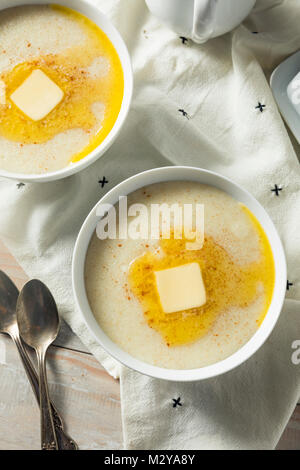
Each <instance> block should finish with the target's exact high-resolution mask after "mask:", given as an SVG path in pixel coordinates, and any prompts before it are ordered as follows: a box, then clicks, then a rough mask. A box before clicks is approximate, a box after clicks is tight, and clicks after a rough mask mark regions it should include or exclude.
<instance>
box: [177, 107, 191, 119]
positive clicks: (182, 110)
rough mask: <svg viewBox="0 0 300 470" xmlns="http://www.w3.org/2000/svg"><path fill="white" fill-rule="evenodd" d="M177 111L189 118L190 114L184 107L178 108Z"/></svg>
mask: <svg viewBox="0 0 300 470" xmlns="http://www.w3.org/2000/svg"><path fill="white" fill-rule="evenodd" d="M178 112H179V113H181V114H182V116H183V117H185V118H187V119H190V116H189V115H188V113H187V112H186V111H185V110H184V109H178Z"/></svg>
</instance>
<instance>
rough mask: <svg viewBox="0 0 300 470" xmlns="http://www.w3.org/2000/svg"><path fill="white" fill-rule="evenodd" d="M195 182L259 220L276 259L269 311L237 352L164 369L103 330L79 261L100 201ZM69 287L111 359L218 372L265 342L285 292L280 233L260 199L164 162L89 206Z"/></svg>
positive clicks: (169, 372)
mask: <svg viewBox="0 0 300 470" xmlns="http://www.w3.org/2000/svg"><path fill="white" fill-rule="evenodd" d="M180 180H181V181H197V182H199V183H203V184H208V185H211V186H215V187H216V188H218V189H221V190H222V191H225V192H226V193H228V194H229V195H231V196H232V197H233V198H235V199H236V200H238V201H240V202H242V203H243V204H245V205H246V206H247V207H248V208H249V209H250V211H251V212H252V213H253V214H254V215H255V217H256V218H257V219H258V221H259V222H260V224H261V225H262V227H263V229H264V231H265V233H266V235H267V237H268V240H269V242H270V245H271V248H272V252H273V257H274V262H275V286H274V293H273V298H272V302H271V305H270V307H269V310H268V313H267V315H266V317H265V319H264V321H263V323H262V325H261V326H260V328H259V329H258V330H257V332H256V333H255V334H254V335H253V336H252V338H251V339H250V340H249V341H248V342H247V343H246V344H245V345H244V346H242V347H241V348H240V349H239V350H238V351H237V352H235V353H234V354H232V355H231V356H229V357H227V358H226V359H224V360H222V361H220V362H217V363H215V364H212V365H209V366H207V367H201V368H198V369H189V370H177V369H164V368H161V367H156V366H153V365H151V364H147V363H145V362H143V361H140V360H139V359H136V358H135V357H132V356H131V355H130V354H128V353H126V352H125V351H123V350H122V349H121V348H120V347H119V346H117V345H116V344H115V343H114V342H113V341H111V339H110V338H108V336H106V334H105V333H104V332H103V330H102V329H101V327H100V325H99V324H98V323H97V321H96V320H95V318H94V315H93V312H92V311H91V308H90V306H89V302H88V299H87V295H86V290H85V284H84V265H85V257H86V253H87V249H88V246H89V242H90V239H91V237H92V235H93V233H94V231H95V229H96V225H97V223H98V221H99V217H98V216H97V215H96V211H97V207H98V206H99V205H100V204H106V203H108V204H116V203H117V202H118V200H119V196H126V195H128V194H129V193H131V192H133V191H135V190H136V189H139V188H142V187H143V186H147V185H149V184H153V183H160V182H163V181H180ZM72 278H73V290H74V296H75V301H76V304H77V307H78V309H79V311H80V313H81V315H82V318H83V320H84V321H85V323H86V325H87V326H88V328H89V330H90V332H91V333H92V335H93V336H94V338H95V340H96V341H97V342H98V343H99V344H100V345H101V346H102V347H103V348H104V349H105V350H106V351H107V352H108V353H109V354H110V355H111V356H113V357H114V358H115V359H117V360H118V361H120V362H121V363H123V364H124V365H126V366H127V367H130V368H132V369H134V370H136V371H138V372H141V373H143V374H146V375H150V376H152V377H156V378H159V379H166V380H174V381H182V382H186V381H194V380H201V379H207V378H209V377H213V376H216V375H219V374H223V373H224V372H227V371H229V370H231V369H233V368H234V367H237V366H238V365H240V364H241V363H242V362H244V361H246V360H247V359H248V358H249V357H250V356H252V354H254V353H255V352H256V351H257V350H258V349H259V348H260V347H261V346H262V344H263V343H264V342H265V341H266V339H267V338H268V336H269V335H270V333H271V331H272V330H273V328H274V326H275V324H276V322H277V319H278V317H279V314H280V311H281V307H282V303H283V300H284V297H285V291H286V280H287V276H286V261H285V255H284V251H283V248H282V244H281V241H280V238H279V236H278V234H277V231H276V229H275V227H274V225H273V222H272V221H271V219H270V217H269V216H268V214H267V213H266V211H265V210H264V208H263V207H262V206H261V205H260V204H259V202H258V201H257V200H256V199H255V198H254V197H253V196H251V194H250V193H248V192H247V191H245V189H243V188H242V187H241V186H238V185H237V184H235V183H233V182H232V181H231V180H229V179H228V178H225V177H223V176H221V175H219V174H217V173H213V172H211V171H207V170H202V169H200V168H193V167H180V166H176V167H164V168H156V169H154V170H148V171H145V172H143V173H139V174H138V175H135V176H132V177H131V178H129V179H127V180H125V181H123V182H122V183H120V184H119V185H117V186H116V187H115V188H113V189H112V190H111V191H109V192H108V193H107V194H106V195H105V196H104V197H103V198H102V199H101V200H100V201H99V202H98V203H97V204H96V206H95V207H94V208H93V209H92V210H91V212H90V214H89V215H88V217H87V218H86V220H85V222H84V224H83V226H82V228H81V230H80V232H79V235H78V238H77V241H76V244H75V248H74V254H73V265H72Z"/></svg>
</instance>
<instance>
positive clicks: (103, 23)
mask: <svg viewBox="0 0 300 470" xmlns="http://www.w3.org/2000/svg"><path fill="white" fill-rule="evenodd" d="M51 3H53V4H56V5H62V6H65V7H68V8H72V9H73V10H76V11H78V12H79V13H82V14H83V15H85V16H87V17H88V18H90V19H91V20H92V21H94V23H96V24H97V25H98V26H99V27H100V29H102V31H104V33H105V34H106V35H107V36H108V38H109V39H110V41H111V42H112V44H113V45H114V47H115V49H116V51H117V53H118V55H119V58H120V61H121V64H122V68H123V74H124V94H123V100H122V105H121V109H120V112H119V115H118V117H117V120H116V122H115V124H114V126H113V128H112V129H111V131H110V132H109V134H108V135H107V137H106V138H105V139H104V140H103V142H102V143H101V144H100V145H98V147H97V148H95V150H93V151H92V152H91V153H90V154H89V155H87V156H86V157H84V158H83V159H82V160H80V161H79V162H77V163H74V164H72V165H69V166H67V167H64V168H62V169H60V170H57V171H53V172H49V173H44V174H27V173H13V172H10V171H5V170H1V169H0V176H4V177H6V178H11V179H16V180H18V181H28V182H43V181H53V180H58V179H61V178H65V177H66V176H70V175H73V174H74V173H77V172H78V171H80V170H82V169H83V168H86V167H87V166H89V165H90V164H91V163H93V162H95V161H96V160H97V159H98V158H99V157H100V156H101V155H103V154H104V152H106V150H107V149H108V148H109V147H110V146H111V144H112V143H113V142H114V140H115V139H116V137H117V135H118V134H119V132H120V130H121V128H122V126H123V124H124V121H125V119H126V116H127V113H128V111H129V107H130V102H131V96H132V88H133V75H132V68H131V62H130V57H129V54H128V50H127V47H126V45H125V43H124V41H123V39H122V38H121V36H120V34H119V33H118V31H117V30H116V29H115V27H114V26H113V25H112V23H111V22H110V20H109V19H108V18H107V17H106V16H105V15H104V14H103V13H101V11H100V10H99V8H98V7H97V6H95V5H91V4H90V3H89V2H88V1H85V0H54V1H52V2H51V1H49V0H28V1H24V0H1V2H0V10H4V9H6V8H10V7H16V6H21V5H28V4H30V5H44V4H51Z"/></svg>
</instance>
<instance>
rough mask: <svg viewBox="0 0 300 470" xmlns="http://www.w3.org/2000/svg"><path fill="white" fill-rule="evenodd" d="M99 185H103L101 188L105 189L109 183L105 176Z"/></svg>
mask: <svg viewBox="0 0 300 470" xmlns="http://www.w3.org/2000/svg"><path fill="white" fill-rule="evenodd" d="M98 183H99V184H101V188H104V185H105V184H106V183H108V180H107V179H106V178H105V176H103V178H102V180H99V181H98Z"/></svg>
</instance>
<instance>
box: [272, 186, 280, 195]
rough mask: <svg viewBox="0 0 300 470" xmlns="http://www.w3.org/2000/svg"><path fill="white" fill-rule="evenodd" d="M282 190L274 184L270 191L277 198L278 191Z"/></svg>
mask: <svg viewBox="0 0 300 470" xmlns="http://www.w3.org/2000/svg"><path fill="white" fill-rule="evenodd" d="M282 189H283V188H279V187H278V186H277V184H275V186H274V188H273V189H271V191H272V192H273V193H275V194H276V196H279V191H282Z"/></svg>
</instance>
